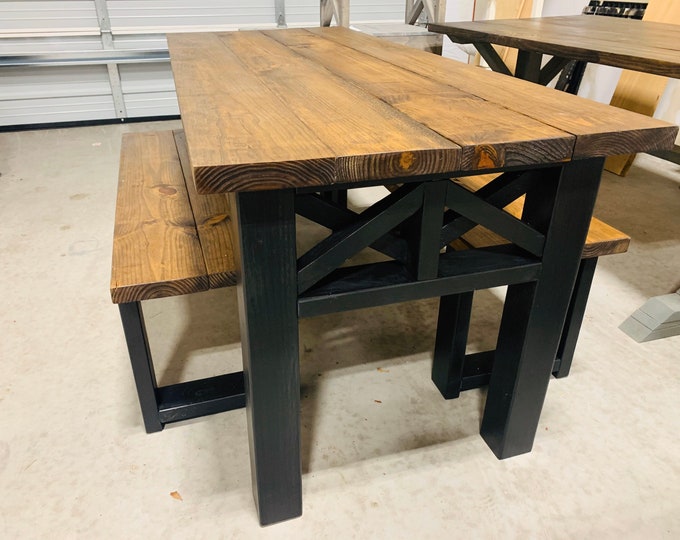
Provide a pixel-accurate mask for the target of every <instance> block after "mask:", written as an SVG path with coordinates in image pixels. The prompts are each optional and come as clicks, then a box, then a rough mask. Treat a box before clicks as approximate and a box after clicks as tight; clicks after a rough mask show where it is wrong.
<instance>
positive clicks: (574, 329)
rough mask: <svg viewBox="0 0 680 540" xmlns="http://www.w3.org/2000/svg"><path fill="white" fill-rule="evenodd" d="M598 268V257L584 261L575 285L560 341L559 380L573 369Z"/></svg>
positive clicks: (556, 374) (558, 356)
mask: <svg viewBox="0 0 680 540" xmlns="http://www.w3.org/2000/svg"><path fill="white" fill-rule="evenodd" d="M596 266H597V257H594V258H592V259H583V260H582V261H581V266H580V267H579V270H578V276H577V277H576V285H574V292H573V293H572V296H571V302H570V304H569V311H568V312H567V320H566V322H565V323H564V328H563V330H562V338H561V339H560V346H559V349H558V350H557V366H558V367H557V369H556V370H555V371H553V375H554V376H555V377H557V378H562V377H566V376H567V375H569V370H570V369H571V362H572V360H573V358H574V350H575V349H576V341H577V340H578V334H579V332H580V330H581V324H582V323H583V316H584V315H585V312H586V304H587V303H588V294H589V293H590V286H591V285H592V283H593V277H594V276H595V267H596Z"/></svg>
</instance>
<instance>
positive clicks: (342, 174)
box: [168, 28, 677, 193]
mask: <svg viewBox="0 0 680 540" xmlns="http://www.w3.org/2000/svg"><path fill="white" fill-rule="evenodd" d="M168 43H169V48H170V56H171V62H172V68H173V73H174V76H175V84H176V87H177V94H178V98H179V104H180V111H181V115H182V122H183V124H184V129H185V133H186V138H187V146H188V151H189V155H190V159H191V164H192V168H193V171H194V177H195V181H196V186H197V188H198V190H199V191H200V192H202V193H216V192H226V191H245V190H258V189H283V188H292V187H311V188H314V187H316V186H324V185H331V184H349V183H355V184H356V185H361V184H367V183H371V182H376V181H381V180H388V179H393V178H406V177H409V176H421V175H429V174H443V173H457V174H465V173H470V172H475V171H485V170H492V169H498V168H507V167H512V166H524V165H533V164H543V163H556V162H561V161H567V160H570V159H574V158H585V157H591V156H606V155H613V154H621V153H626V152H637V151H646V150H654V149H659V148H670V147H671V146H672V143H673V141H674V139H675V134H676V132H677V127H675V126H671V125H669V124H667V123H664V122H661V121H658V120H654V119H651V118H647V117H645V116H641V115H637V114H634V113H630V112H628V111H624V110H620V109H615V108H612V107H608V106H605V105H601V104H598V103H595V102H592V101H588V100H585V99H581V98H578V97H575V96H571V95H566V94H564V93H562V92H557V91H554V90H551V89H547V88H544V87H541V86H539V85H535V84H532V83H528V82H526V81H521V80H517V79H513V78H510V77H506V76H503V75H499V74H496V73H491V72H488V71H485V70H482V69H479V68H475V67H473V66H468V65H466V64H462V63H460V62H456V61H454V60H449V59H445V58H442V57H440V56H436V55H433V54H430V53H426V52H423V51H418V50H416V49H411V48H408V47H404V46H401V45H396V44H393V43H390V42H387V41H384V40H380V39H379V38H374V37H372V36H368V35H366V34H361V33H358V32H354V31H351V30H347V29H344V28H313V29H290V30H271V31H248V32H229V33H188V34H172V35H169V36H168Z"/></svg>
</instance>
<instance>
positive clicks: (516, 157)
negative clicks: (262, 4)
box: [265, 29, 574, 170]
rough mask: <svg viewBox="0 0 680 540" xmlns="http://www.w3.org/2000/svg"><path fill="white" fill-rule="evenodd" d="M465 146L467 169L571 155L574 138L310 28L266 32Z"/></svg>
mask: <svg viewBox="0 0 680 540" xmlns="http://www.w3.org/2000/svg"><path fill="white" fill-rule="evenodd" d="M265 33H266V35H267V36H271V37H272V38H273V39H276V40H277V41H279V42H280V43H282V44H284V45H286V46H287V47H290V48H291V49H292V50H294V51H295V52H297V53H298V54H299V55H301V56H304V57H305V58H308V59H309V60H311V61H313V62H315V63H318V64H319V65H322V66H324V67H325V68H326V69H328V70H329V71H330V72H332V73H333V74H335V75H338V76H339V77H342V78H343V79H344V80H346V81H351V82H352V83H353V84H354V85H356V86H358V87H360V88H361V89H362V90H364V91H366V92H367V93H369V94H372V95H373V96H375V97H377V98H379V99H380V100H381V101H384V102H386V103H388V104H389V105H391V106H392V107H394V109H397V110H398V111H401V112H402V113H404V114H405V115H408V116H409V117H410V118H412V119H413V120H415V121H416V122H418V123H420V124H423V125H425V126H427V127H428V128H430V129H432V130H433V131H436V132H437V133H439V134H441V135H442V136H444V137H446V138H447V139H450V140H452V141H454V142H455V143H456V144H458V145H460V146H461V147H462V148H463V159H462V163H461V168H462V169H463V170H480V169H492V168H500V167H506V166H519V165H529V164H537V163H547V162H558V161H566V160H568V159H570V158H571V154H572V151H573V147H574V137H573V135H570V134H568V133H565V132H563V131H560V130H558V129H555V128H553V127H551V126H548V125H546V124H545V123H543V122H540V121H538V120H533V119H531V118H527V117H526V116H524V115H521V114H519V113H517V112H514V111H510V110H508V109H506V108H504V107H500V106H498V105H496V104H493V103H490V102H488V101H485V100H483V99H480V98H479V97H477V96H473V95H470V94H468V93H466V92H462V91H461V90H458V89H456V88H453V87H451V86H449V85H447V84H443V83H441V82H437V81H434V80H432V79H429V78H426V77H423V76H420V75H417V74H415V73H412V72H410V71H407V70H405V69H403V68H401V67H398V66H396V65H394V64H390V63H388V62H383V61H381V60H378V59H377V58H375V57H374V56H370V55H367V54H364V53H362V52H359V51H356V50H354V49H351V48H348V47H342V46H339V45H338V44H337V43H333V42H332V41H329V40H326V39H323V38H322V37H321V36H319V35H317V34H313V33H310V32H308V31H307V30H303V29H297V30H284V31H282V30H272V31H267V32H265Z"/></svg>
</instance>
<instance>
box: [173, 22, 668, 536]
mask: <svg viewBox="0 0 680 540" xmlns="http://www.w3.org/2000/svg"><path fill="white" fill-rule="evenodd" d="M168 42H169V47H170V55H171V62H172V68H173V72H174V77H175V83H176V87H177V93H178V97H179V103H180V110H181V115H182V122H183V125H184V130H185V133H186V141H187V147H188V153H189V157H190V161H191V169H192V171H193V175H194V181H195V184H196V187H197V190H198V191H199V192H200V193H205V194H208V193H212V194H216V193H227V194H228V195H229V199H230V203H231V208H232V212H233V216H234V217H233V236H234V238H233V241H234V244H235V250H236V253H237V259H238V262H239V267H240V275H239V278H238V279H239V286H238V298H239V310H240V320H241V337H242V346H243V362H244V373H245V381H246V382H245V387H246V410H247V419H248V426H249V438H250V449H251V470H252V478H253V490H254V494H255V501H256V505H257V508H258V512H259V518H260V522H261V523H262V524H268V523H274V522H277V521H281V520H284V519H288V518H292V517H295V516H298V515H300V514H301V512H302V491H301V466H300V419H299V409H300V388H299V367H298V360H299V359H298V320H299V318H303V317H310V316H315V315H320V314H325V313H331V312H338V311H343V310H351V309H358V308H363V307H368V306H376V305H384V304H389V303H394V302H403V301H409V300H415V299H421V298H427V297H442V298H443V299H446V300H447V301H448V302H449V303H450V305H452V306H453V307H454V308H455V298H456V296H457V295H459V294H461V293H463V292H468V291H472V290H475V289H483V288H488V287H494V286H500V285H508V286H509V287H508V292H507V297H506V301H505V306H504V312H503V317H502V323H501V330H500V334H499V337H498V344H497V349H496V354H495V360H494V364H493V372H492V374H491V382H490V386H489V391H488V397H487V401H486V408H485V411H484V417H483V421H482V426H481V434H482V436H483V437H484V439H485V440H486V442H487V443H488V445H489V446H490V447H491V449H492V450H493V451H494V453H495V454H496V455H497V456H498V457H499V458H506V457H510V456H514V455H517V454H520V453H523V452H529V451H530V450H531V447H532V443H533V440H534V435H535V432H536V428H537V424H538V420H539V415H540V412H541V407H542V405H543V400H544V396H545V393H546V390H547V386H548V381H549V378H550V374H551V370H552V365H553V360H554V358H555V353H556V350H557V347H558V341H559V338H560V332H561V328H562V323H563V322H564V320H565V316H566V310H567V306H568V303H569V298H570V295H571V291H572V287H573V285H574V281H575V278H576V274H577V269H578V266H579V261H580V256H581V250H582V248H583V244H584V239H585V236H586V232H587V229H588V224H589V220H590V218H591V214H592V208H593V205H594V202H595V196H596V193H597V189H598V183H599V179H600V174H601V169H602V164H603V160H604V156H608V155H610V154H616V153H622V152H630V151H644V150H653V149H658V148H668V147H670V146H671V144H672V142H673V140H674V138H675V134H676V132H677V128H676V127H674V126H670V125H668V124H665V123H663V122H660V121H657V120H654V119H651V118H647V117H644V116H639V115H636V114H632V113H629V112H627V111H623V110H618V109H613V108H610V107H607V106H604V105H600V104H597V103H593V102H590V101H587V100H582V99H580V98H577V97H574V96H571V95H565V94H563V93H559V92H556V91H553V90H550V89H546V88H543V87H541V86H538V85H535V84H531V83H528V82H525V81H521V80H517V79H511V78H508V77H502V76H500V75H498V74H495V73H492V72H487V71H484V70H479V69H476V68H473V67H469V66H467V65H463V64H460V63H458V62H455V61H453V60H448V59H445V58H441V57H438V56H435V55H432V54H428V53H425V52H422V51H417V50H415V49H409V48H406V47H403V46H401V45H395V44H392V43H389V42H386V41H381V40H380V39H377V38H374V37H371V36H368V35H365V34H360V33H357V32H353V31H351V30H347V29H343V28H316V29H291V30H272V31H248V32H233V33H201V34H175V35H170V36H168ZM494 171H495V172H499V173H502V174H500V176H499V177H498V178H497V179H496V180H495V181H493V182H491V183H490V184H488V185H487V186H486V188H484V189H482V190H479V191H477V192H475V193H472V192H470V191H468V190H466V189H465V188H463V187H462V186H460V185H459V184H457V183H455V182H452V181H451V180H450V179H451V178H452V177H461V176H466V175H474V174H479V173H488V172H494ZM381 184H382V185H386V184H392V185H395V186H399V187H397V188H396V189H395V190H394V191H393V192H392V193H390V195H388V196H387V197H385V198H384V199H383V200H381V201H379V202H377V203H376V204H375V205H374V206H372V207H370V208H368V209H367V210H365V211H364V212H362V213H360V214H359V213H354V212H353V211H351V210H349V209H348V208H346V207H344V206H343V205H342V204H341V203H334V202H333V201H334V200H340V201H341V199H342V198H341V197H328V196H324V194H329V193H330V194H333V193H338V192H341V191H342V190H346V189H348V188H355V187H364V186H370V185H381ZM525 194H526V198H525V204H524V214H523V216H522V219H521V220H519V219H516V218H513V217H511V216H510V215H509V214H507V213H506V212H503V211H502V208H503V207H504V206H505V205H506V204H508V203H509V202H510V201H511V200H513V199H516V198H517V197H520V196H522V195H525ZM296 213H298V214H300V215H303V216H305V217H307V218H310V219H313V220H315V221H317V222H318V223H321V224H322V225H324V226H326V227H328V228H329V229H331V231H332V232H331V234H330V235H329V236H328V237H327V238H326V239H324V240H323V241H321V242H320V243H319V244H317V245H316V246H315V247H313V248H312V249H310V250H309V251H307V252H306V253H304V254H301V255H299V256H298V254H296V228H295V216H296ZM477 223H479V224H483V225H484V226H486V227H487V228H489V229H491V230H493V231H495V232H497V233H499V234H500V235H502V236H503V237H505V238H507V239H509V240H510V241H511V242H512V244H513V245H512V246H510V247H508V246H505V247H496V248H489V249H469V250H463V251H451V250H448V251H446V250H445V249H444V248H445V247H446V246H447V245H448V244H449V243H450V242H451V241H452V240H453V239H454V238H456V237H458V236H460V235H461V234H463V233H464V232H465V231H467V230H469V229H470V228H471V227H473V226H475V224H477ZM366 247H372V248H374V249H376V250H378V251H381V252H383V253H385V254H386V255H388V256H389V257H390V260H388V261H386V262H380V263H374V264H367V265H361V266H353V267H341V266H342V264H343V263H344V261H346V260H347V259H348V258H350V257H351V256H352V255H354V254H355V253H357V252H358V251H360V250H362V249H364V248H366ZM451 301H453V303H451ZM452 311H453V312H455V309H453V310H452ZM452 316H455V313H454V315H452ZM449 322H450V321H448V320H446V319H445V320H444V321H443V322H442V321H441V320H440V325H442V326H443V328H442V331H444V332H445V331H446V325H447V324H448V323H449ZM454 459H455V458H454Z"/></svg>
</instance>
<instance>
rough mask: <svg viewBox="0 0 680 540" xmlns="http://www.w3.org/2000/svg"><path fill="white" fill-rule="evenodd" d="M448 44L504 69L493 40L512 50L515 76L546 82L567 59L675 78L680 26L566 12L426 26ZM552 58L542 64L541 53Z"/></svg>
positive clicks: (506, 69)
mask: <svg viewBox="0 0 680 540" xmlns="http://www.w3.org/2000/svg"><path fill="white" fill-rule="evenodd" d="M428 29H429V30H430V31H432V32H438V33H440V34H446V35H447V36H448V37H449V38H450V39H451V41H453V42H454V43H472V44H474V46H475V48H476V49H477V50H478V51H479V53H480V55H481V56H482V57H483V58H484V60H486V62H487V63H488V64H489V67H490V68H491V69H493V70H494V71H497V72H499V73H505V74H506V75H508V74H510V68H509V67H508V66H507V65H506V64H505V62H504V61H503V60H502V59H501V57H500V56H499V54H498V52H497V51H496V49H494V48H493V47H492V44H493V45H502V46H507V47H513V48H515V49H518V51H519V52H518V56H517V68H516V70H515V76H517V77H520V78H522V79H526V80H530V81H532V82H537V83H541V84H548V83H549V82H550V81H551V80H553V79H554V78H555V76H557V74H558V73H559V72H560V71H561V70H562V69H563V68H564V67H565V66H566V65H567V64H568V63H569V61H571V60H579V61H582V62H593V63H596V64H604V65H607V66H614V67H620V68H625V69H631V70H634V71H642V72H645V73H652V74H655V75H663V76H665V77H673V78H680V25H676V24H664V23H657V22H648V21H640V20H635V19H623V18H619V17H597V16H593V15H569V16H565V17H541V18H535V19H511V20H492V21H472V22H445V23H433V24H430V25H428ZM544 54H547V55H551V56H552V58H551V59H550V60H549V61H548V62H547V63H546V64H545V65H543V66H542V59H543V55H544Z"/></svg>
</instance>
